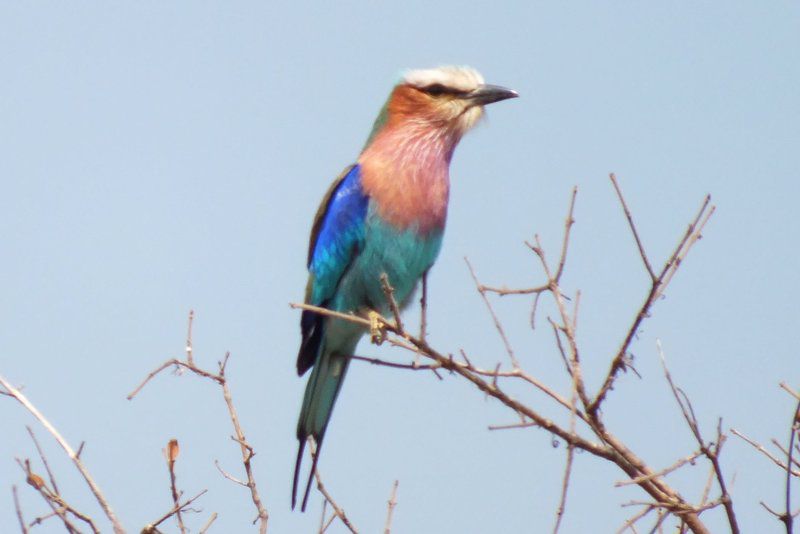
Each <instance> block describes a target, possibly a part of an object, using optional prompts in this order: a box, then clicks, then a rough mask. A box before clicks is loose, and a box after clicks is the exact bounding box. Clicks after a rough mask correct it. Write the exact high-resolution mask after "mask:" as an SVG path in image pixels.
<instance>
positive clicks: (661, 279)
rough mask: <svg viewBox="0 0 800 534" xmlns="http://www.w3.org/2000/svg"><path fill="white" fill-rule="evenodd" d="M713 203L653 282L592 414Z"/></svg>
mask: <svg viewBox="0 0 800 534" xmlns="http://www.w3.org/2000/svg"><path fill="white" fill-rule="evenodd" d="M619 195H620V198H623V197H622V193H621V192H620V193H619ZM710 203H711V196H710V195H709V196H706V197H705V199H704V201H703V204H702V205H701V206H700V209H699V210H698V212H697V215H696V216H695V218H694V220H693V221H692V222H691V224H689V227H688V228H687V230H686V232H685V233H684V235H683V237H682V238H681V240H680V241H679V242H678V246H677V247H675V250H674V251H673V252H672V255H671V256H670V257H669V259H668V260H667V262H666V263H665V264H664V267H663V268H662V270H661V273H660V274H659V275H658V276H657V277H656V278H655V280H654V281H653V283H652V285H651V287H650V291H649V292H648V294H647V297H646V298H645V301H644V303H643V304H642V306H641V308H639V312H638V313H637V314H636V318H635V319H634V321H633V324H632V325H631V327H630V328H629V329H628V333H627V334H626V335H625V339H624V340H623V342H622V345H620V348H619V350H618V351H617V354H616V355H615V356H614V358H613V359H612V360H611V366H610V368H609V370H608V373H607V374H606V377H605V380H604V381H603V385H602V386H601V387H600V390H599V391H598V392H597V394H596V395H595V397H594V399H593V400H592V402H591V404H590V405H589V406H588V407H587V411H588V412H589V413H590V414H594V413H597V411H598V410H599V409H600V405H601V404H602V403H603V400H605V398H606V395H608V392H609V391H610V390H611V388H612V387H613V385H614V380H616V377H617V374H618V373H619V371H620V370H621V369H623V368H624V367H625V359H626V355H627V354H628V347H630V344H631V342H632V341H633V338H634V337H635V336H636V333H637V332H638V330H639V325H641V323H642V321H644V319H645V318H646V317H648V316H649V314H650V308H651V307H652V306H653V304H654V303H655V302H656V300H657V299H658V298H659V297H660V296H661V295H662V294H663V292H664V290H665V289H666V287H667V285H668V284H669V282H670V280H671V279H672V276H673V274H674V273H675V272H676V271H677V269H678V267H679V266H680V265H681V264H682V263H683V260H684V259H685V258H686V255H687V254H688V253H689V250H690V249H691V248H692V245H694V243H695V242H697V240H698V239H700V237H701V235H702V232H703V228H704V227H705V225H706V223H707V222H708V220H709V218H710V217H711V215H712V214H713V213H714V209H715V208H714V206H710ZM631 222H632V221H631ZM637 235H638V234H637Z"/></svg>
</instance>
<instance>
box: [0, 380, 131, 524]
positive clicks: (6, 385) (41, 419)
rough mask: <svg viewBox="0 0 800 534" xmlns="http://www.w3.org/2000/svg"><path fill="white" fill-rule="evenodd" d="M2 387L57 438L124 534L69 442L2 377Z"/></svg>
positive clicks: (0, 383) (107, 514)
mask: <svg viewBox="0 0 800 534" xmlns="http://www.w3.org/2000/svg"><path fill="white" fill-rule="evenodd" d="M0 385H2V386H3V387H4V388H5V390H6V391H7V392H8V393H9V394H10V395H11V396H12V397H14V398H15V399H16V400H17V401H18V402H19V403H20V404H22V405H23V406H24V407H25V409H26V410H28V411H29V412H30V413H31V414H32V415H33V416H34V417H35V418H36V419H37V420H38V421H39V423H41V424H42V426H43V427H44V428H45V429H46V430H47V431H48V432H49V433H50V434H51V435H52V436H53V437H54V438H55V440H56V441H57V442H58V444H59V445H60V446H61V448H62V449H64V452H66V453H67V456H68V457H69V459H70V460H72V463H73V464H75V467H77V468H78V471H79V472H80V474H81V475H82V476H83V479H84V480H85V481H86V484H87V485H88V486H89V489H90V490H91V492H92V495H94V497H95V499H97V502H98V503H99V504H100V508H102V509H103V512H104V513H105V515H106V517H107V518H108V520H109V521H110V522H111V525H112V527H113V529H114V532H115V534H124V532H125V529H124V528H122V524H121V523H120V522H119V519H117V516H116V514H114V511H113V510H112V509H111V505H110V504H109V503H108V501H107V500H106V498H105V496H104V495H103V493H102V492H101V491H100V487H99V486H98V485H97V483H95V481H94V479H93V478H92V476H91V475H90V474H89V470H88V469H86V466H84V465H83V462H82V461H81V459H80V456H79V455H78V454H76V453H75V450H74V449H73V448H72V446H71V445H70V444H69V443H68V442H67V440H66V439H64V438H63V436H61V434H60V433H59V432H58V430H56V428H55V427H54V426H53V425H52V424H51V423H50V421H48V420H47V419H46V418H45V416H44V415H42V413H41V412H40V411H39V410H38V409H37V408H36V406H34V405H33V403H32V402H31V401H29V400H28V398H27V397H26V396H25V395H23V394H22V392H21V391H20V390H18V389H17V388H15V387H14V386H12V385H11V383H10V382H8V381H7V380H6V379H5V378H4V377H3V376H2V375H0Z"/></svg>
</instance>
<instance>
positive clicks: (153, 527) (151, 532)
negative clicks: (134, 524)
mask: <svg viewBox="0 0 800 534" xmlns="http://www.w3.org/2000/svg"><path fill="white" fill-rule="evenodd" d="M207 492H208V490H203V491H201V492H200V493H198V494H197V495H195V496H194V497H192V498H191V499H187V500H185V501H183V502H182V503H178V504H176V505H175V506H173V507H172V508H170V509H169V511H168V512H167V513H165V514H164V515H162V516H161V517H159V518H158V519H157V520H156V521H154V522H152V523H149V524H147V525H145V527H144V528H143V529H142V534H156V533H157V532H158V528H157V527H158V525H160V524H161V523H163V522H164V521H166V520H167V519H169V518H170V517H172V516H173V515H175V514H177V513H178V512H179V511H181V512H185V511H186V510H187V509H188V508H189V506H190V505H191V504H192V503H193V502H194V501H196V500H197V499H199V498H200V497H202V496H203V495H205V494H206V493H207Z"/></svg>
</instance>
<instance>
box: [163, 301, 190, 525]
mask: <svg viewBox="0 0 800 534" xmlns="http://www.w3.org/2000/svg"><path fill="white" fill-rule="evenodd" d="M189 317H190V320H189V325H190V326H189V329H190V331H191V315H190V316H189ZM179 452H180V447H179V446H178V440H177V439H174V438H173V439H171V440H169V443H167V448H166V449H165V450H164V456H166V459H167V470H168V471H169V489H170V493H171V494H172V505H173V506H178V503H179V502H180V498H181V493H180V492H178V487H177V485H176V480H175V462H176V460H177V459H178V453H179ZM175 519H176V521H177V522H178V528H179V529H180V531H181V534H184V533H185V532H186V525H184V524H183V516H182V515H181V510H180V508H178V511H177V512H175Z"/></svg>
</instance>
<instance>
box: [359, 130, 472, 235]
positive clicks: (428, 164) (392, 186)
mask: <svg viewBox="0 0 800 534" xmlns="http://www.w3.org/2000/svg"><path fill="white" fill-rule="evenodd" d="M457 142H458V139H455V138H454V136H453V134H452V133H451V132H448V131H442V130H437V129H432V128H423V127H419V126H417V127H409V128H397V129H384V130H383V131H382V132H380V133H378V134H377V135H376V136H375V137H374V139H373V140H372V143H370V145H369V146H368V147H366V148H365V149H364V152H362V153H361V156H360V157H359V160H358V161H359V164H360V166H361V183H362V187H363V189H364V192H365V193H366V194H367V196H369V197H370V199H371V200H372V202H373V205H374V207H375V210H376V212H377V214H378V215H379V216H380V217H381V218H382V219H384V220H385V221H386V222H388V223H390V224H392V225H395V226H397V227H398V228H403V229H406V228H415V229H416V230H418V231H420V232H421V233H429V232H431V231H439V230H441V229H442V228H443V227H444V223H445V220H446V218H447V200H448V196H449V191H450V177H449V167H450V159H451V157H452V155H453V150H454V149H455V145H456V144H457Z"/></svg>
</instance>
